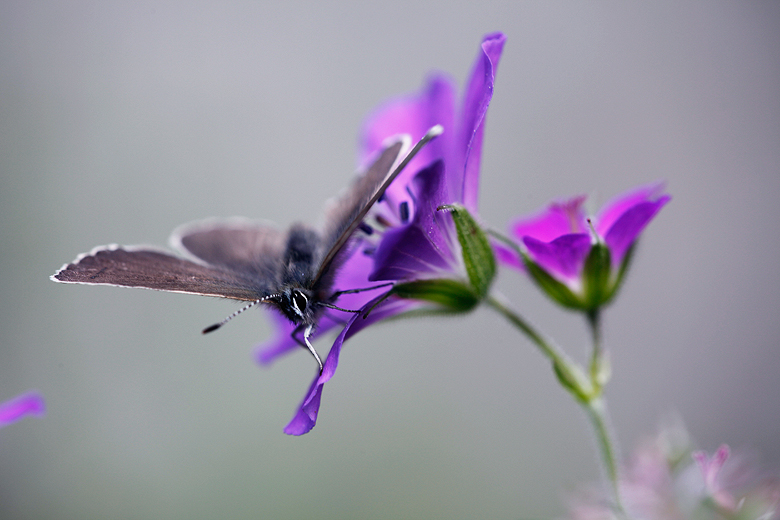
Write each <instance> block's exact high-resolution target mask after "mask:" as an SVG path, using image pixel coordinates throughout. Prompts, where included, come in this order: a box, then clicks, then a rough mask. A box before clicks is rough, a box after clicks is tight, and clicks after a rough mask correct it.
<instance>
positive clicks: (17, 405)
mask: <svg viewBox="0 0 780 520" xmlns="http://www.w3.org/2000/svg"><path fill="white" fill-rule="evenodd" d="M45 413H46V403H45V402H44V401H43V397H42V396H41V394H40V393H38V392H27V393H24V394H21V395H18V396H16V397H14V398H13V399H11V400H9V401H6V402H4V403H0V428H2V427H4V426H8V425H9V424H12V423H15V422H16V421H18V420H20V419H22V418H23V417H24V416H26V415H35V416H38V417H43V415H44V414H45Z"/></svg>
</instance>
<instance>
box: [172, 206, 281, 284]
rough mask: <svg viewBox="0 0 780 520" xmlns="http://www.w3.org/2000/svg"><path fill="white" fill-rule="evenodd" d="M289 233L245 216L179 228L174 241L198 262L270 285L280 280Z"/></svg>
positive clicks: (174, 245)
mask: <svg viewBox="0 0 780 520" xmlns="http://www.w3.org/2000/svg"><path fill="white" fill-rule="evenodd" d="M285 241H286V237H285V235H284V234H283V233H281V232H280V231H278V230H277V229H276V228H274V227H273V225H272V224H270V223H265V222H256V221H253V220H249V219H245V218H239V217H234V218H229V219H206V220H201V221H196V222H191V223H189V224H185V225H183V226H180V227H179V228H177V229H176V230H175V231H174V232H173V234H172V235H171V239H170V242H171V245H172V246H173V247H175V248H176V249H178V250H180V251H182V252H183V253H185V254H187V255H189V256H191V257H193V259H194V260H195V261H196V262H202V263H203V262H205V263H206V264H208V265H212V266H215V267H222V268H225V269H227V270H229V271H232V272H238V273H241V274H243V275H245V276H251V277H252V278H253V279H261V280H266V281H267V282H266V285H274V284H276V283H278V282H279V279H278V278H279V272H280V270H281V268H280V263H281V262H282V258H283V257H284V252H285Z"/></svg>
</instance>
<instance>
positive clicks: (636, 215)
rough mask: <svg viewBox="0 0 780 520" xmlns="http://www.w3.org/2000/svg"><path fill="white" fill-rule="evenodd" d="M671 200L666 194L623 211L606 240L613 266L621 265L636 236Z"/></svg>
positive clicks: (605, 237) (610, 229) (608, 232)
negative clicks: (653, 200)
mask: <svg viewBox="0 0 780 520" xmlns="http://www.w3.org/2000/svg"><path fill="white" fill-rule="evenodd" d="M670 200H671V197H670V196H669V195H664V196H663V197H661V198H660V199H658V200H657V201H655V202H640V203H639V204H636V205H634V206H633V207H631V208H630V209H629V210H627V211H626V212H625V213H623V214H622V215H621V216H620V217H619V218H618V219H617V221H616V222H615V223H614V225H613V226H612V227H610V228H609V231H607V234H606V235H605V236H604V242H605V243H606V244H607V247H609V251H610V253H611V255H612V265H613V266H617V265H620V263H621V262H622V261H623V257H624V256H625V254H626V251H628V248H629V247H631V244H633V243H634V240H636V237H637V236H639V234H640V233H641V232H642V230H643V229H644V228H645V226H647V224H648V223H649V222H650V221H651V220H652V219H653V217H655V215H656V213H658V212H659V211H660V210H661V208H662V207H663V206H664V205H665V204H666V203H667V202H669V201H670Z"/></svg>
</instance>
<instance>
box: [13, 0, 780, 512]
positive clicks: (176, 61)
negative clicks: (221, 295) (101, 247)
mask: <svg viewBox="0 0 780 520" xmlns="http://www.w3.org/2000/svg"><path fill="white" fill-rule="evenodd" d="M281 4H282V2H274V3H270V2H269V3H267V4H263V3H239V2H234V3H230V4H227V3H198V4H196V3H191V2H181V3H171V2H166V3H149V2H138V1H133V2H115V3H112V4H107V3H102V2H67V3H40V2H25V3H22V2H2V3H1V4H0V174H1V175H2V178H1V181H0V182H1V184H0V233H1V235H0V244H2V247H0V291H2V293H1V295H2V297H1V298H0V400H2V399H7V398H10V397H12V396H13V395H15V394H17V393H20V392H22V391H24V390H26V389H28V388H38V389H40V390H41V391H42V392H43V394H44V395H45V397H46V399H47V403H48V406H49V413H48V415H47V417H46V418H45V419H44V420H40V421H39V420H35V419H27V420H25V421H23V422H21V423H19V424H15V425H13V426H11V427H8V428H5V429H3V430H2V431H0V517H2V518H78V519H89V518H96V519H103V518H217V517H220V516H222V517H234V518H238V517H252V518H302V517H310V518H340V519H346V518H355V519H358V518H372V519H373V518H448V519H450V518H453V519H454V518H531V517H533V518H538V517H551V516H556V515H560V514H561V513H562V512H563V510H564V509H563V505H562V503H563V500H562V498H563V497H564V496H565V494H566V493H567V492H568V491H570V490H571V489H573V488H574V486H576V485H577V483H579V482H584V481H589V480H592V479H594V478H596V477H597V475H598V471H599V470H598V466H597V465H596V463H595V462H594V456H593V442H592V438H591V435H590V434H589V433H588V430H587V428H586V421H585V419H584V417H583V414H582V413H581V411H580V410H579V409H578V408H577V407H576V406H575V405H574V404H573V403H572V402H571V400H570V399H569V398H568V396H567V395H565V394H564V392H563V391H561V390H560V389H559V388H558V387H557V386H556V384H555V382H554V379H553V376H552V374H551V371H550V369H549V367H548V365H547V364H546V362H545V361H544V360H543V359H542V357H541V356H540V355H539V354H538V353H537V352H536V351H535V350H534V349H533V348H532V347H531V346H530V344H529V343H528V342H527V341H525V340H524V339H523V338H521V337H520V336H518V335H517V334H516V333H514V332H513V330H512V329H511V328H510V327H509V326H508V325H507V324H506V323H505V322H503V321H502V320H501V319H500V318H499V317H497V316H496V315H495V314H494V313H491V312H490V311H489V310H487V309H480V310H478V311H477V312H475V313H473V314H471V315H469V316H467V317H464V318H463V319H430V320H420V321H413V320H409V321H404V322H400V323H393V324H387V325H383V326H379V327H374V328H372V329H370V330H367V331H365V333H362V334H360V335H359V336H357V337H355V338H354V339H353V340H352V341H350V342H349V343H348V344H347V347H346V349H345V351H344V352H343V355H342V360H341V365H340V367H339V372H338V374H337V376H336V378H335V379H334V380H333V381H332V382H331V383H330V384H329V385H328V386H327V388H326V390H325V394H324V397H323V406H322V413H321V418H320V420H319V424H318V425H317V427H316V428H315V430H314V431H313V432H312V433H310V434H309V435H306V436H304V437H301V438H294V437H288V436H286V435H284V434H283V433H282V427H283V426H284V425H285V424H286V422H287V421H288V420H289V418H290V417H291V416H292V413H293V411H294V409H295V407H296V406H297V405H298V402H299V400H300V399H301V397H302V396H303V393H304V391H305V389H306V388H307V386H308V384H309V382H310V380H311V377H312V372H313V367H312V360H311V358H310V357H309V356H308V355H307V354H306V353H305V352H303V351H302V352H300V353H297V354H295V355H292V356H289V357H287V358H285V359H283V360H281V361H280V362H279V363H277V364H276V365H275V366H274V367H272V368H271V369H269V370H267V369H263V368H260V367H258V366H257V365H255V364H254V363H253V361H252V357H251V354H252V348H253V346H254V345H255V344H257V343H258V342H260V341H261V340H263V339H265V338H267V337H268V336H269V327H268V324H267V322H266V321H265V319H264V317H263V316H261V315H260V314H259V313H257V312H255V313H250V314H249V315H248V316H243V317H242V318H241V319H238V320H236V321H235V322H234V323H232V324H231V325H230V326H229V327H226V328H225V329H223V330H221V331H219V332H218V333H215V334H214V335H210V336H207V337H204V336H201V335H200V329H201V328H202V327H204V326H206V325H209V324H211V323H213V322H214V321H217V320H218V319H220V318H222V317H223V316H224V315H226V314H228V313H230V312H231V311H232V310H233V309H234V306H233V305H232V304H230V303H227V302H222V301H216V300H212V299H206V298H195V297H190V296H184V295H177V294H163V293H153V292H149V291H128V290H123V289H115V288H105V287H77V286H63V285H56V284H54V283H52V282H50V281H49V280H48V276H49V275H50V274H51V273H52V272H53V271H54V270H55V269H57V268H58V267H59V266H60V265H61V264H62V263H63V262H65V261H69V260H71V259H72V258H73V257H74V256H75V255H76V254H77V253H80V252H82V251H87V250H89V249H91V248H92V247H93V246H95V245H98V244H105V243H110V242H119V243H124V244H137V243H147V244H157V245H164V244H165V243H166V240H167V235H168V233H169V232H170V230H172V229H173V228H174V227H175V226H177V225H179V224H181V223H184V222H187V221H190V220H194V219H197V218H202V217H207V216H230V215H245V216H249V217H254V218H269V219H273V220H274V221H276V222H278V223H279V224H280V225H283V226H286V225H288V224H289V223H291V222H293V221H296V220H303V221H308V222H316V221H317V219H318V218H319V217H320V211H321V205H322V203H323V201H324V199H325V198H326V197H329V196H331V195H333V194H335V193H336V192H337V191H338V190H339V189H341V188H342V187H343V186H344V185H346V183H347V182H348V180H349V179H350V176H351V174H352V172H353V170H354V167H355V164H356V163H355V150H356V146H355V142H356V136H357V131H358V128H359V125H360V123H361V121H362V119H363V117H364V116H365V115H366V114H367V113H368V111H369V110H371V109H372V108H373V107H375V106H376V105H377V104H378V103H380V102H381V101H383V100H385V99H387V98H388V97H391V96H394V95H397V94H401V93H405V92H411V91H415V90H417V89H418V88H419V87H420V86H421V85H422V82H423V78H424V77H425V75H426V73H427V72H428V71H429V70H431V69H433V68H436V69H441V70H444V71H447V72H449V73H450V74H451V75H452V76H453V77H454V78H455V79H456V80H457V82H458V84H462V82H463V80H464V78H465V77H466V75H467V73H468V71H469V68H470V67H471V64H472V62H473V59H474V56H475V55H476V52H477V48H478V44H479V42H480V39H481V37H482V35H483V34H484V33H487V32H491V31H495V30H502V31H504V32H505V33H506V34H507V36H508V41H507V44H506V47H505V51H504V57H503V59H502V60H501V65H500V70H499V74H498V81H497V85H496V91H495V97H494V100H493V104H492V106H491V109H490V113H489V117H488V122H487V128H486V134H485V148H484V160H483V169H482V181H481V182H482V184H481V186H482V192H481V205H482V209H481V217H482V219H483V220H484V221H485V222H487V223H489V224H490V225H493V226H495V227H499V228H502V227H504V226H505V224H506V222H507V221H508V220H509V219H510V218H512V217H513V216H515V215H517V214H521V213H528V212H531V211H535V210H537V209H538V208H540V207H542V206H543V205H544V204H546V203H547V201H548V200H550V199H552V198H554V197H559V196H568V195H574V194H578V193H588V194H590V196H591V201H592V202H593V203H594V205H593V208H594V209H597V208H598V207H599V205H600V203H602V202H604V201H605V200H607V199H608V198H610V197H611V196H613V195H615V194H617V193H619V192H621V191H622V190H625V189H627V188H630V187H633V186H635V185H638V184H642V183H645V182H649V181H653V180H658V179H666V180H667V181H668V189H669V191H670V192H671V193H672V194H673V196H674V200H673V201H672V203H671V204H670V205H668V206H667V207H666V208H664V209H663V211H662V212H661V214H660V215H659V217H658V218H657V220H656V221H654V222H653V223H652V224H651V226H650V227H649V228H648V230H647V232H646V233H645V234H644V236H643V240H642V243H641V247H640V249H639V252H638V255H637V258H636V261H635V263H634V266H633V270H632V272H631V275H630V277H629V279H628V282H627V284H626V286H625V287H624V290H623V291H622V293H621V294H620V297H619V299H618V301H617V302H616V304H615V305H613V306H612V307H611V308H610V309H609V312H608V313H607V314H606V318H605V320H606V321H605V333H606V342H607V346H608V347H609V348H610V350H611V353H612V359H613V363H614V379H613V381H612V383H611V384H610V386H609V387H608V396H609V398H610V404H611V410H612V414H613V423H614V429H615V431H616V432H617V433H618V434H619V437H620V439H621V442H622V448H623V451H624V452H627V451H629V449H630V448H631V447H632V446H634V445H635V443H636V441H637V440H638V439H639V438H640V437H641V436H642V435H645V434H648V433H651V432H653V431H654V430H655V428H656V425H657V424H658V421H659V419H660V418H661V417H662V416H664V414H666V413H668V412H670V411H673V410H676V411H678V412H679V413H680V415H681V416H682V417H683V418H684V420H685V421H686V423H687V425H688V426H689V429H690V430H691V432H692V434H693V435H694V437H696V438H697V439H698V441H699V442H700V444H701V445H702V446H703V447H705V448H707V449H709V450H714V449H715V448H716V447H717V446H718V444H719V443H721V442H728V443H730V444H732V445H733V446H751V447H753V448H755V449H756V450H757V451H760V452H761V453H763V455H764V457H765V461H766V463H767V464H768V465H773V466H780V445H778V443H777V439H778V434H780V414H778V404H779V402H780V401H779V400H778V382H777V381H778V368H779V366H780V348H778V327H780V325H778V322H777V305H778V287H779V286H780V284H778V277H779V276H780V274H779V273H780V270H779V269H778V268H777V262H778V258H780V242H779V241H778V231H777V225H778V224H777V223H778V217H780V211H779V210H778V208H779V207H780V205H778V195H780V174H779V173H780V172H779V171H778V167H779V166H780V139H779V138H780V117H779V116H780V113H779V110H778V109H779V108H780V107H779V106H778V105H779V102H778V100H779V99H780V98H779V97H778V93H779V92H780V81H779V80H780V75H779V74H778V73H779V72H780V70H779V67H778V62H779V61H780V58H779V57H780V45H779V43H780V42H779V40H780V32H779V30H778V27H780V4H778V3H777V2H733V3H729V2H709V1H708V2H693V3H686V4H684V5H682V4H680V3H678V2H669V3H666V2H653V3H646V4H639V3H632V2H605V3H599V4H595V3H580V2H546V1H545V2H529V3H526V2H498V1H486V2H469V3H466V2H462V3H453V4H448V3H425V4H421V3H418V2H401V3H384V4H379V3H377V4H376V5H373V4H372V5H369V3H368V2H334V3H330V4H329V5H328V6H327V7H325V6H324V5H321V6H312V5H309V4H307V3H295V2H286V3H284V6H282V5H281ZM477 4H478V5H477ZM497 286H498V287H500V288H501V290H502V292H503V293H505V294H506V295H508V296H509V297H510V298H511V299H512V300H513V301H514V303H515V304H516V306H517V307H518V308H520V309H521V310H522V311H523V312H524V313H525V314H526V316H527V317H528V318H529V319H531V320H532V321H533V322H534V323H536V324H537V325H538V326H539V327H540V328H542V329H544V330H545V331H547V332H548V333H549V334H551V335H553V336H554V337H555V338H556V340H557V341H558V343H559V344H561V345H563V346H564V347H565V348H567V349H568V351H569V352H571V353H572V354H573V355H576V356H579V357H583V356H584V354H585V352H586V335H585V328H584V325H583V323H582V320H581V319H580V318H579V317H578V316H576V315H574V314H570V313H566V312H563V311H560V310H558V309H557V308H555V307H554V306H552V305H551V304H550V303H548V302H547V301H545V300H544V299H543V298H541V297H540V296H539V295H538V294H537V293H536V291H535V289H534V288H533V286H532V285H531V284H530V283H529V282H528V281H526V280H525V279H523V278H522V277H521V276H519V275H517V274H516V273H513V272H503V273H502V274H501V276H500V278H499V280H498V282H497ZM319 348H320V349H321V350H327V343H320V345H319Z"/></svg>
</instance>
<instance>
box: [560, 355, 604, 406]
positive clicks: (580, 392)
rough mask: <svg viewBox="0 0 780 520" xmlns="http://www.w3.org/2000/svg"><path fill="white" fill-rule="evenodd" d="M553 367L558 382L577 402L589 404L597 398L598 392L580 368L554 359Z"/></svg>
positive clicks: (562, 360)
mask: <svg viewBox="0 0 780 520" xmlns="http://www.w3.org/2000/svg"><path fill="white" fill-rule="evenodd" d="M552 365H553V371H554V372H555V376H556V377H557V378H558V381H559V382H560V383H561V385H562V386H563V387H564V388H565V389H566V390H568V391H569V393H570V394H572V395H573V396H574V397H575V398H576V399H577V400H579V401H581V402H583V403H588V402H590V401H591V400H592V399H593V398H594V397H596V395H597V393H598V392H597V391H596V389H594V388H593V385H592V384H591V383H590V381H588V378H587V377H586V376H585V373H584V372H583V371H582V369H581V368H580V367H578V366H577V365H575V364H573V363H570V362H568V361H566V360H564V359H554V360H553V364H552Z"/></svg>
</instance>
